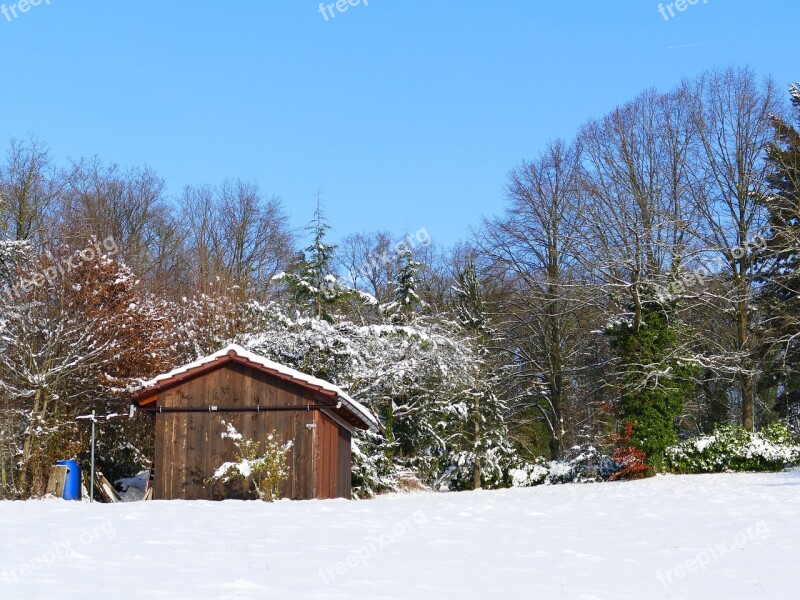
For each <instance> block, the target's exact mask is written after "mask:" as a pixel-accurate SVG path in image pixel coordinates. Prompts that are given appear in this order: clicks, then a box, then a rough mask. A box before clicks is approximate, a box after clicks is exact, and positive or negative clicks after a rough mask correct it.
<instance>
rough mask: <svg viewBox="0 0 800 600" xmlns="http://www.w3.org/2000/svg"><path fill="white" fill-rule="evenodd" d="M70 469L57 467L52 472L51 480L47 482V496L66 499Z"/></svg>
mask: <svg viewBox="0 0 800 600" xmlns="http://www.w3.org/2000/svg"><path fill="white" fill-rule="evenodd" d="M68 473H69V467H65V466H63V465H61V466H59V465H56V466H54V467H53V468H52V470H51V471H50V478H49V479H48V481H47V489H46V490H45V493H46V494H52V495H53V496H55V497H56V498H63V497H64V486H65V485H66V483H67V474H68Z"/></svg>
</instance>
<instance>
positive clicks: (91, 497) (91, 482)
mask: <svg viewBox="0 0 800 600" xmlns="http://www.w3.org/2000/svg"><path fill="white" fill-rule="evenodd" d="M95 415H96V412H95V411H92V466H91V469H90V470H91V477H90V479H89V502H90V503H91V502H94V440H95V421H96V419H95Z"/></svg>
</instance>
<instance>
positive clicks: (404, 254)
mask: <svg viewBox="0 0 800 600" xmlns="http://www.w3.org/2000/svg"><path fill="white" fill-rule="evenodd" d="M423 266H424V265H423V264H422V263H421V262H417V261H416V260H414V253H413V252H412V250H411V248H409V247H408V246H407V245H403V246H402V248H401V249H400V250H399V251H398V253H397V281H395V282H394V296H395V301H394V303H393V304H392V305H391V309H390V312H393V313H394V314H393V315H392V316H393V318H394V320H395V321H398V322H401V323H410V322H411V321H412V320H413V317H414V309H415V308H416V307H417V306H418V305H420V304H422V300H421V299H420V297H419V296H418V295H417V274H418V273H419V271H420V269H422V267H423Z"/></svg>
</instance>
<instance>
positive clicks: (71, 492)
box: [56, 460, 81, 500]
mask: <svg viewBox="0 0 800 600" xmlns="http://www.w3.org/2000/svg"><path fill="white" fill-rule="evenodd" d="M56 464H57V465H59V466H62V467H67V480H66V481H65V482H64V495H63V496H62V498H64V500H80V499H81V469H80V467H79V466H78V461H77V460H60V461H58V462H57V463H56Z"/></svg>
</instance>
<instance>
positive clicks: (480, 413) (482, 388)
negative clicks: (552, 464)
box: [453, 260, 508, 489]
mask: <svg viewBox="0 0 800 600" xmlns="http://www.w3.org/2000/svg"><path fill="white" fill-rule="evenodd" d="M453 292H454V300H455V302H454V304H455V311H456V314H457V316H458V323H459V325H460V326H461V327H462V328H463V330H465V331H466V333H467V334H468V335H469V337H470V339H471V340H472V344H473V346H474V352H475V354H476V356H477V359H478V361H477V370H478V372H477V373H476V378H475V381H476V384H477V385H475V387H474V388H473V389H470V390H468V394H469V395H470V396H471V397H472V405H471V415H470V417H471V419H470V421H471V424H472V431H471V432H469V433H470V434H471V435H469V434H468V435H467V436H466V437H467V439H468V440H471V448H470V451H471V454H472V457H473V469H472V471H473V472H472V487H473V488H474V489H479V488H480V487H481V485H482V484H483V479H484V471H487V473H486V474H487V475H488V476H490V477H491V476H492V475H494V476H495V483H496V471H497V469H494V468H492V465H491V464H490V462H491V461H489V460H485V459H487V458H488V455H491V454H492V452H493V451H494V452H495V453H497V452H498V451H499V452H500V453H501V454H502V453H503V451H502V449H503V446H504V444H505V442H506V441H507V439H508V429H507V428H506V426H505V421H504V415H503V413H504V410H503V405H502V402H501V401H500V399H499V398H498V396H497V393H496V391H495V390H496V389H497V388H498V386H499V381H500V378H499V377H498V373H499V368H498V366H497V365H496V364H495V363H496V355H495V358H493V356H492V352H491V350H490V344H491V342H492V338H493V337H494V335H495V332H494V331H493V329H492V328H491V324H490V320H489V312H488V308H487V306H486V299H485V297H484V291H483V286H482V285H481V283H480V280H479V278H478V271H477V269H476V268H475V262H474V261H472V260H470V261H469V262H468V263H467V265H466V266H465V268H464V269H463V270H462V271H461V272H460V273H459V274H458V281H457V285H456V286H455V287H454V288H453ZM494 458H496V459H501V458H502V457H500V456H495V457H494Z"/></svg>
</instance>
